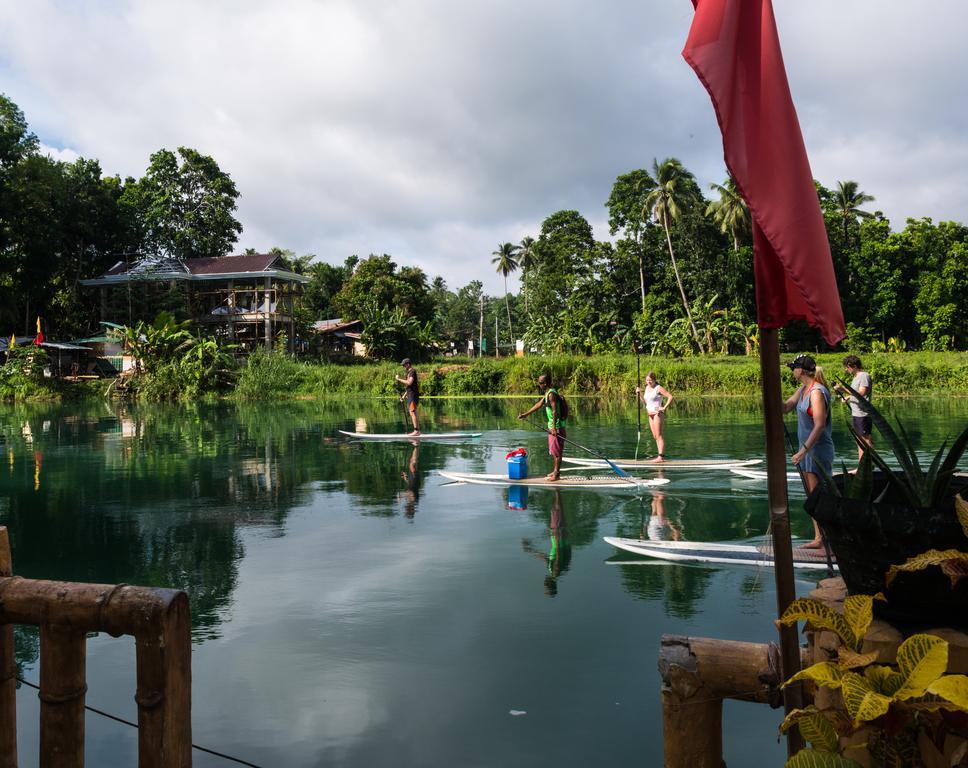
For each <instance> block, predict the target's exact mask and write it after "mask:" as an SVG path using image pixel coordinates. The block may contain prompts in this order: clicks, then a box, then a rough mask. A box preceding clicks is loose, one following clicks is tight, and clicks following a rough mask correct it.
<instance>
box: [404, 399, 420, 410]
mask: <svg viewBox="0 0 968 768" xmlns="http://www.w3.org/2000/svg"><path fill="white" fill-rule="evenodd" d="M418 405H420V400H419V399H418V398H416V397H414V398H410V397H408V398H407V410H408V411H409V412H410V413H414V412H416V410H417V406H418Z"/></svg>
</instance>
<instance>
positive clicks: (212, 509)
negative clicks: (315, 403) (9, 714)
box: [0, 402, 321, 664]
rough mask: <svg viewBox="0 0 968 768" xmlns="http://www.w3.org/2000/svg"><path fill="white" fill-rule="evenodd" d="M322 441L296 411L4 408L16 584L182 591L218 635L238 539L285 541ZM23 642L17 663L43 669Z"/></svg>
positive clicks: (4, 520)
mask: <svg viewBox="0 0 968 768" xmlns="http://www.w3.org/2000/svg"><path fill="white" fill-rule="evenodd" d="M307 425H308V426H307ZM320 443H321V430H320V428H319V427H318V422H317V421H316V420H315V419H312V418H307V414H306V413H305V412H304V411H303V410H300V409H296V410H290V409H285V408H279V409H276V408H268V409H259V408H253V407H245V406H243V407H239V408H236V407H234V406H224V405H220V406H193V407H171V406H167V407H166V406H158V407H138V408H128V409H120V410H115V409H113V407H109V406H107V405H105V404H104V403H100V402H99V403H94V404H84V405H81V406H79V407H76V408H70V409H69V410H67V411H66V413H65V412H62V411H61V410H60V409H59V408H57V409H54V408H49V407H34V408H30V407H18V408H15V409H14V408H11V409H2V410H0V446H2V448H0V450H2V459H3V461H2V462H0V524H5V525H7V526H8V527H9V528H10V533H11V539H12V541H13V544H14V566H15V568H16V571H17V573H19V574H22V575H24V576H30V577H34V578H45V579H63V580H69V581H91V582H103V583H129V584H143V585H148V586H171V587H176V588H180V589H185V590H186V591H187V592H188V593H189V595H190V597H191V602H192V619H193V625H194V626H193V631H194V634H195V637H196V639H200V638H205V637H212V636H215V635H217V633H218V624H219V622H220V621H221V620H222V617H223V616H224V615H225V613H226V611H227V610H228V608H229V606H230V603H231V596H232V592H233V590H234V589H235V586H236V583H237V579H238V566H239V562H240V560H241V558H242V557H243V555H244V547H243V541H242V536H241V530H242V528H244V527H249V526H259V527H262V528H266V529H268V530H269V531H270V532H271V533H274V534H276V535H281V534H282V533H283V532H284V528H285V522H286V517H287V515H288V511H289V509H290V508H291V507H292V506H293V505H295V504H298V503H300V501H301V500H303V498H304V497H306V496H308V495H309V493H310V490H311V489H310V483H309V481H310V480H313V479H315V478H316V477H318V475H319V471H318V470H319V466H318V461H317V459H318V454H319V446H320ZM39 457H42V458H43V461H42V469H41V470H40V475H39V482H38V483H37V485H36V489H35V483H34V475H35V472H37V471H38V469H37V468H38V466H39V465H40V459H39ZM17 637H18V644H17V648H18V662H19V663H21V664H23V663H30V662H32V661H33V660H35V659H36V642H35V641H34V640H31V638H32V635H30V633H29V631H26V630H25V631H18V635H17Z"/></svg>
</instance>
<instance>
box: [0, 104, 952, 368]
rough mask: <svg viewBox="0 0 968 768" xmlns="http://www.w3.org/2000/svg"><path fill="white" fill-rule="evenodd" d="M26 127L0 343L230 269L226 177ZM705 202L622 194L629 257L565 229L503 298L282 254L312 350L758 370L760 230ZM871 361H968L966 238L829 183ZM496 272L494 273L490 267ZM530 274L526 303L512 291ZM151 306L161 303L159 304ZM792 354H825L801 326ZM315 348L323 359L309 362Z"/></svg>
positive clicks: (671, 192) (505, 246) (652, 186)
mask: <svg viewBox="0 0 968 768" xmlns="http://www.w3.org/2000/svg"><path fill="white" fill-rule="evenodd" d="M39 147H40V145H39V142H38V141H37V138H36V137H35V136H34V135H33V134H32V133H31V132H30V130H29V127H28V125H27V121H26V119H25V117H24V115H23V113H22V112H21V111H20V110H19V109H18V108H17V106H16V105H15V104H14V103H13V102H11V101H10V100H9V99H7V98H6V97H3V96H0V330H3V329H4V328H6V331H5V333H9V332H10V331H13V330H18V331H22V332H23V333H27V332H31V331H32V328H33V323H34V318H35V316H37V315H40V316H43V317H44V318H45V328H46V331H47V333H48V336H50V337H60V338H65V337H67V338H69V337H72V336H79V335H82V334H86V333H87V332H89V331H91V330H93V329H94V325H95V323H94V321H95V319H96V318H95V314H96V312H97V301H95V300H93V297H92V296H91V295H85V294H84V293H83V292H82V291H81V290H80V289H79V287H78V286H79V281H80V280H81V279H82V278H86V277H93V276H96V275H98V274H100V273H102V272H103V271H104V270H106V269H107V268H109V267H111V266H112V265H113V264H114V263H116V262H117V261H120V260H126V259H132V258H135V257H141V256H144V255H170V256H176V257H189V256H215V255H222V254H225V253H228V252H229V251H230V249H231V247H232V245H233V244H234V242H235V241H236V238H237V237H238V234H239V232H240V231H241V225H240V224H239V223H238V221H237V220H236V219H235V218H234V211H235V207H236V199H237V197H238V194H239V192H238V190H237V189H236V187H235V185H234V183H233V182H232V180H231V178H230V177H229V176H228V174H226V173H225V172H224V171H222V170H221V169H220V168H219V167H218V165H217V163H216V162H215V160H213V159H212V158H211V157H207V156H204V155H202V154H201V153H199V152H198V151H196V150H194V149H190V148H185V147H180V148H178V149H177V150H176V151H170V150H166V149H161V150H159V151H158V152H156V153H154V154H153V155H152V156H151V157H150V160H149V165H148V168H147V170H146V172H145V175H144V176H143V177H142V178H140V179H133V178H127V179H124V180H122V179H121V178H120V177H117V176H114V177H111V176H104V175H103V173H102V171H101V168H100V166H99V164H98V162H97V161H96V160H89V159H84V158H80V159H78V160H76V161H74V162H72V163H67V162H63V161H58V160H54V159H52V158H51V157H48V156H45V155H42V154H41V153H40V149H39ZM711 186H712V188H711V191H712V199H708V198H707V197H706V196H705V195H704V192H703V190H702V189H701V188H700V186H699V185H698V183H697V182H696V179H695V177H694V176H693V174H692V173H691V172H690V171H689V170H688V169H687V168H686V167H685V165H684V164H683V163H682V162H681V161H680V160H678V159H677V158H666V159H664V160H662V161H661V162H660V161H659V160H656V161H654V162H653V163H652V166H651V168H650V169H648V170H646V169H633V170H630V171H628V172H627V173H623V174H621V175H620V176H618V177H617V178H616V179H615V182H614V185H613V187H612V190H611V193H610V194H609V197H608V199H607V200H606V201H605V203H604V205H605V207H606V208H607V210H608V225H609V234H610V235H611V237H612V240H608V241H605V240H596V239H595V235H594V233H593V231H592V227H591V225H590V224H589V222H588V220H587V219H586V218H585V216H584V215H582V213H581V212H579V211H575V210H561V211H556V212H552V213H551V214H550V215H549V216H547V218H545V219H544V221H542V222H535V233H534V235H535V236H527V237H524V238H522V239H521V241H520V242H519V243H512V242H501V243H499V244H498V246H497V248H496V250H494V251H493V252H492V253H490V254H488V253H486V252H485V253H481V254H479V256H478V258H479V262H478V264H479V269H476V270H474V269H472V270H470V271H471V273H472V275H473V273H474V272H477V273H478V274H479V275H483V274H485V273H486V272H487V271H488V270H490V269H492V268H493V269H496V270H497V272H498V273H499V274H501V275H502V276H503V277H504V281H505V286H506V289H505V295H504V296H486V295H485V294H484V292H483V287H482V284H481V282H480V281H479V280H477V279H471V280H469V281H468V282H467V284H466V285H463V286H458V287H455V288H453V289H451V288H449V287H448V286H447V285H446V283H445V282H444V280H443V279H442V278H440V277H436V278H433V279H431V278H430V277H429V276H428V275H426V274H425V273H424V272H423V270H421V269H420V268H418V267H415V266H410V265H400V264H397V263H396V262H395V261H394V259H393V258H392V257H391V256H390V255H387V254H383V255H370V256H368V257H366V258H359V257H357V256H349V257H348V258H347V259H346V260H345V262H344V263H343V264H342V265H338V266H337V265H332V264H328V263H324V262H320V261H318V260H316V258H315V257H314V256H313V255H311V254H309V255H304V256H299V257H297V256H296V255H295V254H293V253H292V252H291V251H285V250H281V249H273V250H276V251H277V252H278V253H279V254H280V255H282V256H283V257H284V259H285V260H286V261H287V263H288V266H289V267H290V268H291V269H293V270H294V271H296V272H300V273H303V274H305V275H307V276H308V277H309V278H310V282H309V283H308V284H307V285H306V286H305V290H304V294H303V297H302V300H301V303H300V305H299V307H298V309H297V320H298V324H297V327H298V329H299V330H298V333H299V335H300V337H301V338H307V337H308V335H309V333H310V330H311V326H312V323H313V322H314V321H316V320H322V319H327V318H335V317H342V318H343V319H344V320H358V319H363V320H365V321H366V323H367V328H366V334H367V340H368V341H369V343H370V352H371V354H372V355H373V356H376V357H380V358H396V357H400V356H401V355H403V354H407V355H409V356H411V357H420V356H424V357H426V356H429V355H431V354H433V353H434V352H436V351H445V352H452V353H456V354H464V353H467V352H471V353H473V354H479V353H480V352H481V350H482V347H483V349H484V351H485V353H486V354H488V355H492V356H493V355H496V354H498V355H499V354H504V355H507V354H510V353H512V352H513V351H514V343H515V341H516V340H523V341H524V344H525V347H526V348H527V349H528V351H529V352H530V351H534V352H539V353H543V354H563V353H569V354H602V353H608V352H619V351H629V350H630V349H631V348H632V344H633V343H635V342H638V343H639V344H640V345H641V347H642V348H643V349H644V350H645V351H646V352H650V353H656V354H661V355H671V356H677V357H684V356H692V355H697V354H705V355H710V354H746V355H749V354H753V353H754V352H755V351H756V347H757V333H756V326H755V322H754V320H755V297H754V295H753V279H752V277H753V272H752V269H753V268H752V247H751V244H750V215H749V211H748V209H747V208H746V205H745V203H744V201H743V200H742V198H741V197H740V196H739V195H738V193H737V190H736V187H735V185H734V184H733V183H732V181H731V180H730V179H726V180H725V181H724V182H723V183H722V184H714V185H711ZM817 194H818V199H819V201H820V205H821V209H822V211H823V215H824V219H825V222H826V225H827V232H828V236H829V240H830V246H831V251H832V254H833V260H834V268H835V271H836V275H837V280H838V285H839V288H840V295H841V300H842V303H843V307H844V314H845V318H846V321H847V331H848V336H847V339H846V341H845V342H844V344H843V346H844V347H845V348H849V349H850V350H851V351H854V352H867V351H875V352H876V351H902V350H905V349H910V350H916V349H926V350H935V351H943V350H961V349H966V348H968V302H965V301H964V296H965V295H966V292H968V227H966V226H965V225H964V224H960V223H956V222H939V223H935V222H932V221H931V220H930V219H927V218H921V219H909V220H908V221H907V222H906V224H905V226H904V228H903V229H901V230H899V231H894V230H893V229H892V227H891V223H890V222H889V221H888V220H887V219H886V218H885V217H884V216H883V215H882V214H881V212H879V211H877V210H876V209H875V210H869V208H870V204H871V203H873V202H874V198H873V197H872V196H871V195H869V194H867V193H866V192H864V191H862V190H861V189H860V187H859V185H858V183H857V182H855V181H840V182H837V184H836V185H835V187H834V188H827V187H825V186H823V185H821V184H819V183H818V184H817ZM489 262H490V263H489ZM512 275H517V276H519V277H520V290H518V291H517V292H511V291H509V290H507V283H508V280H507V278H508V277H509V276H512ZM156 288H157V290H155V292H154V293H152V294H151V295H150V296H149V295H148V293H147V292H146V291H140V292H139V291H132V292H129V295H128V296H127V299H126V301H127V307H126V313H127V315H128V316H127V317H126V318H115V319H124V320H126V321H127V323H128V325H133V324H134V323H135V322H136V321H137V320H139V319H140V320H150V319H151V318H152V317H154V315H155V314H156V313H157V312H158V311H159V310H160V309H169V310H171V311H174V312H176V313H179V316H181V314H180V311H179V310H178V308H177V307H178V301H177V299H178V297H175V296H168V295H167V294H165V290H167V289H166V287H165V286H157V287H156ZM142 294H144V295H142ZM784 345H785V346H786V347H787V348H789V349H796V350H808V349H809V350H821V349H824V348H825V347H824V344H823V342H822V341H821V339H820V337H819V334H818V333H817V332H816V331H814V330H812V329H809V328H808V327H806V326H805V325H803V324H799V325H798V324H794V325H792V326H791V327H789V328H788V329H786V331H785V334H784ZM309 348H315V347H313V346H312V345H310V347H309Z"/></svg>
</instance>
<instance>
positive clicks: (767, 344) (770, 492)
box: [760, 328, 803, 757]
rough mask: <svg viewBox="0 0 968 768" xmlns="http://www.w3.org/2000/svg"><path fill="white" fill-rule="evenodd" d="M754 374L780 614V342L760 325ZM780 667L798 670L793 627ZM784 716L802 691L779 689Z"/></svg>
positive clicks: (786, 549) (789, 583) (786, 672)
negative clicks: (757, 382) (759, 397)
mask: <svg viewBox="0 0 968 768" xmlns="http://www.w3.org/2000/svg"><path fill="white" fill-rule="evenodd" d="M760 378H761V381H762V386H763V423H764V426H765V428H766V474H767V481H766V482H767V496H768V499H769V507H770V528H771V530H772V531H773V565H774V567H773V573H774V578H775V579H776V609H777V616H781V615H782V614H783V612H784V611H785V610H786V609H787V607H788V606H789V605H790V603H792V602H793V601H794V600H795V599H796V596H797V595H796V588H795V587H794V582H793V544H792V543H791V540H790V511H789V504H788V500H787V484H786V464H787V457H786V446H785V444H784V442H783V400H782V398H781V396H780V341H779V334H778V332H777V329H776V328H760ZM780 671H781V674H782V675H783V679H784V680H789V679H790V678H791V677H792V676H793V675H795V674H796V673H797V672H799V671H800V648H799V644H798V642H797V627H796V625H792V626H783V627H780ZM784 694H785V695H784V697H783V699H784V706H785V708H786V712H787V713H788V714H789V713H790V712H791V711H793V710H794V709H798V708H800V707H802V706H803V689H802V688H801V686H800V684H799V683H797V684H794V685H792V686H790V687H789V688H786V689H785V690H784ZM802 748H803V739H802V738H801V737H800V733H799V731H797V729H796V728H791V729H790V730H789V731H787V754H788V755H789V756H790V757H792V756H793V755H794V754H795V753H796V752H798V751H799V750H800V749H802Z"/></svg>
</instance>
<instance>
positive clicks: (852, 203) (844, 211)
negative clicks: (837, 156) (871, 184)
mask: <svg viewBox="0 0 968 768" xmlns="http://www.w3.org/2000/svg"><path fill="white" fill-rule="evenodd" d="M834 202H835V203H836V206H837V214H838V215H839V216H840V221H841V224H842V225H843V227H844V242H845V243H846V242H847V226H848V224H850V222H852V221H857V219H858V218H860V219H869V218H871V217H872V216H873V215H874V214H872V213H868V212H867V211H862V210H861V209H860V206H862V205H863V204H864V203H872V202H874V196H873V195H868V194H866V193H865V192H861V191H860V190H859V189H858V188H857V182H856V181H838V182H837V191H836V192H834Z"/></svg>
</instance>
